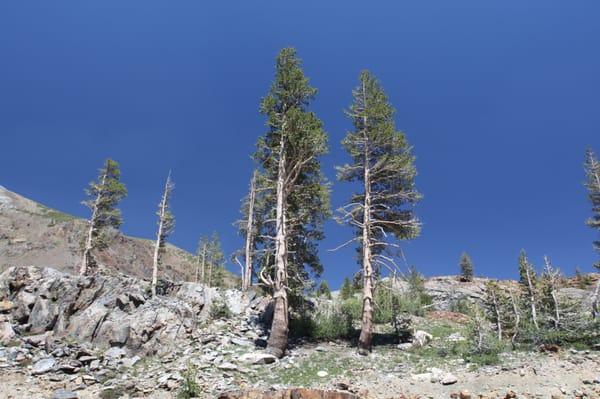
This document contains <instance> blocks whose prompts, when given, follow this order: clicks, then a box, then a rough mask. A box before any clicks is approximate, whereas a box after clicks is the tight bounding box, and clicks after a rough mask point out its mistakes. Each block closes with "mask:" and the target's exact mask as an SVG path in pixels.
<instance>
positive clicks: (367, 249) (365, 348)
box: [358, 83, 374, 355]
mask: <svg viewBox="0 0 600 399" xmlns="http://www.w3.org/2000/svg"><path fill="white" fill-rule="evenodd" d="M364 90H365V88H364V83H363V93H364ZM364 101H365V108H366V99H365V100H364ZM365 112H366V111H365ZM364 125H365V126H364V129H365V135H364V136H365V137H364V139H365V143H364V159H363V162H364V189H365V198H364V203H363V221H362V256H363V262H362V263H363V265H362V266H363V309H362V326H361V330H360V337H359V338H358V352H359V353H360V354H361V355H366V354H368V353H369V352H371V346H372V342H373V291H374V287H373V264H372V259H371V168H370V164H369V162H370V160H369V145H368V138H367V135H366V129H367V117H366V116H365V117H364Z"/></svg>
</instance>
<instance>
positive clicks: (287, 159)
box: [255, 48, 329, 357]
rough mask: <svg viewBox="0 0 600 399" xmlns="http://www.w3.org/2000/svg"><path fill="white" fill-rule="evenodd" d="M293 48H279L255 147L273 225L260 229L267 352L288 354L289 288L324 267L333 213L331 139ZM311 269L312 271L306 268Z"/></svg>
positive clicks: (263, 101)
mask: <svg viewBox="0 0 600 399" xmlns="http://www.w3.org/2000/svg"><path fill="white" fill-rule="evenodd" d="M316 92H317V91H316V89H315V88H313V87H311V86H310V85H309V82H308V79H307V78H306V76H305V75H304V72H303V71H302V68H301V62H300V59H299V58H298V56H297V55H296V51H295V50H294V49H293V48H285V49H283V50H281V52H280V53H279V55H278V56H277V60H276V71H275V80H274V82H273V84H272V86H271V89H270V91H269V93H268V94H267V96H266V97H265V98H264V99H263V100H262V103H261V106H260V111H261V113H262V114H263V115H265V116H266V117H267V126H268V131H267V133H266V134H265V135H264V136H262V137H261V138H260V139H259V140H258V143H257V151H256V153H255V159H256V161H257V162H258V164H259V165H260V167H261V169H262V171H261V172H262V175H263V177H264V179H265V181H266V186H267V187H269V190H268V191H267V192H266V193H265V200H264V201H265V204H267V205H266V206H265V208H264V212H265V214H266V215H268V217H266V218H265V220H268V221H269V223H265V224H264V225H263V227H262V229H261V236H262V237H268V238H267V241H269V242H264V244H263V251H262V255H261V258H260V260H259V262H260V263H261V272H260V273H259V276H260V277H261V280H262V282H263V284H266V285H267V286H268V287H269V288H270V289H271V291H272V293H273V299H274V305H275V307H274V315H273V323H272V325H271V334H270V336H269V340H268V345H267V349H268V351H269V352H270V353H272V354H274V355H275V356H277V357H282V356H283V355H284V354H285V350H286V347H287V340H288V332H289V331H288V330H289V313H288V305H289V303H288V301H289V298H288V290H289V289H291V288H294V286H299V287H302V285H303V284H304V282H306V281H307V279H308V277H309V275H308V273H309V270H313V271H316V272H317V273H318V272H320V271H321V270H322V266H321V264H320V262H319V259H318V256H317V245H316V241H318V240H320V239H322V238H323V232H322V225H323V222H324V220H325V218H326V217H327V216H328V215H329V188H328V186H327V185H326V184H325V182H324V177H323V175H322V174H321V170H320V162H319V157H320V156H321V155H323V154H325V153H326V152H327V135H326V133H325V131H324V130H323V127H322V123H321V121H320V120H319V119H318V118H317V117H316V115H315V114H314V113H313V112H310V111H309V110H308V106H309V104H310V102H311V101H312V99H313V98H314V96H315V94H316ZM307 268H308V269H307Z"/></svg>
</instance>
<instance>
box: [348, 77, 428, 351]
mask: <svg viewBox="0 0 600 399" xmlns="http://www.w3.org/2000/svg"><path fill="white" fill-rule="evenodd" d="M353 98H354V101H353V103H352V105H351V106H350V109H349V110H348V111H347V114H348V116H349V118H350V119H351V120H352V123H353V125H354V130H353V131H351V132H350V133H348V135H347V136H346V137H345V138H344V140H343V141H342V145H343V146H344V148H345V150H346V151H347V152H348V153H349V155H350V157H351V159H352V163H351V164H348V165H344V166H342V167H339V168H338V179H339V180H340V181H346V182H360V183H361V186H362V187H361V190H360V192H359V193H358V194H355V195H353V197H352V198H351V199H350V201H349V204H348V205H346V206H344V207H342V208H341V209H340V213H341V215H342V216H341V218H340V219H341V220H342V221H343V222H344V223H346V224H348V225H350V226H352V227H353V228H354V229H355V230H356V238H355V239H354V240H352V241H358V242H359V243H360V248H359V249H358V251H359V255H360V264H361V268H362V277H363V312H362V329H361V334H360V338H359V342H358V346H359V352H360V353H362V354H366V353H368V352H370V350H371V343H372V338H373V333H372V330H373V311H374V306H375V304H374V289H375V286H376V280H377V277H378V276H379V275H380V274H381V272H380V271H381V269H382V268H391V269H394V268H396V263H395V261H394V257H395V255H396V254H395V253H394V252H396V251H397V249H398V245H397V244H396V243H394V242H393V239H394V238H395V239H401V240H402V239H410V238H414V237H416V236H417V235H418V234H419V230H420V224H419V222H418V221H417V219H416V218H415V216H414V214H413V210H412V205H414V204H415V203H416V202H417V201H418V200H419V199H420V194H419V193H418V192H417V191H416V189H415V185H414V178H415V176H416V168H415V165H414V156H413V155H412V152H411V148H410V146H409V144H408V143H407V141H406V138H405V136H404V134H403V133H402V132H400V131H398V130H396V126H395V122H394V113H395V110H394V108H393V107H392V106H391V105H390V103H389V101H388V98H387V96H386V95H385V93H384V91H383V89H382V87H381V85H380V84H379V82H378V81H377V79H375V77H374V76H373V75H371V74H370V73H369V72H368V71H363V72H362V73H361V74H360V77H359V85H358V87H357V88H356V89H355V90H354V91H353Z"/></svg>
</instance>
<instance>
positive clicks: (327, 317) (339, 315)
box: [313, 305, 353, 340]
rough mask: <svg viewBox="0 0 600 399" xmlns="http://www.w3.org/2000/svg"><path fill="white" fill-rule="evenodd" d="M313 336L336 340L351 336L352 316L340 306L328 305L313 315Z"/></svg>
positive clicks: (320, 338) (319, 338)
mask: <svg viewBox="0 0 600 399" xmlns="http://www.w3.org/2000/svg"><path fill="white" fill-rule="evenodd" d="M313 321H314V332H313V338H315V339H317V340H334V339H339V338H348V337H350V335H351V333H352V331H353V328H352V316H351V315H350V314H349V313H345V312H344V311H343V310H342V308H341V307H340V306H335V305H334V306H328V307H326V308H325V309H322V310H319V311H317V312H316V313H315V315H314V316H313Z"/></svg>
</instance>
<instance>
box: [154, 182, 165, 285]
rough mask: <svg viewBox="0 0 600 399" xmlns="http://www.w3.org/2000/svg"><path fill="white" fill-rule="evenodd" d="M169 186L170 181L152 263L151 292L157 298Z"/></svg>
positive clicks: (163, 198)
mask: <svg viewBox="0 0 600 399" xmlns="http://www.w3.org/2000/svg"><path fill="white" fill-rule="evenodd" d="M168 186H169V179H168V178H167V183H166V184H165V191H164V193H163V197H162V200H161V201H160V212H159V215H158V233H157V234H156V244H154V259H153V262H152V285H151V291H152V296H156V283H157V281H158V262H159V257H160V247H161V244H162V239H163V228H164V222H165V210H166V209H167V190H168Z"/></svg>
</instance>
